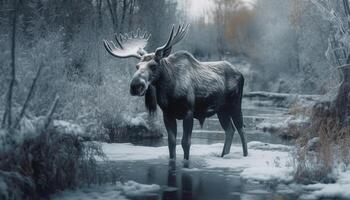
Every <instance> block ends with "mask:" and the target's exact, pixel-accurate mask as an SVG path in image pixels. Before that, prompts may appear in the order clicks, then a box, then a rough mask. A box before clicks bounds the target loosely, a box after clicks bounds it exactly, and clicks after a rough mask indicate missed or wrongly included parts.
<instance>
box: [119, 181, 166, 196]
mask: <svg viewBox="0 0 350 200" xmlns="http://www.w3.org/2000/svg"><path fill="white" fill-rule="evenodd" d="M116 187H117V188H119V189H120V190H121V191H122V193H123V194H125V195H126V196H137V195H142V194H145V193H148V192H157V191H159V190H160V186H159V185H156V184H151V185H146V184H140V183H137V182H135V181H127V182H126V183H121V182H117V185H116Z"/></svg>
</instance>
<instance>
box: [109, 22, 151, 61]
mask: <svg viewBox="0 0 350 200" xmlns="http://www.w3.org/2000/svg"><path fill="white" fill-rule="evenodd" d="M150 37H151V34H148V33H147V32H146V31H144V32H141V31H140V29H137V31H136V33H135V32H133V31H132V32H130V33H129V34H128V33H125V34H124V35H123V34H119V36H118V35H117V34H115V40H116V42H117V44H118V46H116V45H115V44H114V42H112V41H107V40H103V44H104V46H105V48H106V50H107V51H108V53H110V54H111V55H112V56H115V57H118V58H129V57H134V58H138V59H140V58H141V56H142V55H144V54H146V53H147V52H146V51H145V50H144V48H145V47H146V45H147V43H148V39H149V38H150Z"/></svg>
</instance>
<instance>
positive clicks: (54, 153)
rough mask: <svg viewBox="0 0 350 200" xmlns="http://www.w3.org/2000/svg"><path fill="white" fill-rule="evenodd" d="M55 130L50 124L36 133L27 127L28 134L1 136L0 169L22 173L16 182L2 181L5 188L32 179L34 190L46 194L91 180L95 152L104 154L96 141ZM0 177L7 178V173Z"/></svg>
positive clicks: (95, 164) (23, 183)
mask: <svg viewBox="0 0 350 200" xmlns="http://www.w3.org/2000/svg"><path fill="white" fill-rule="evenodd" d="M67 127H68V126H67ZM57 130H59V129H55V128H54V127H50V128H49V129H48V130H47V131H44V132H41V133H40V132H39V133H37V134H35V135H32V134H29V133H30V131H26V132H27V135H23V136H22V137H21V139H17V140H11V139H9V136H7V137H6V136H5V137H1V143H2V147H6V148H3V149H2V151H1V152H0V170H2V171H4V173H17V176H19V177H21V178H18V185H11V184H14V183H9V181H3V185H5V186H4V187H5V188H8V189H13V190H16V189H18V188H21V185H28V183H27V182H33V184H34V187H35V194H36V195H40V196H45V195H48V194H50V193H53V192H56V191H58V190H63V189H65V188H68V187H75V186H77V185H79V184H83V183H89V182H91V181H92V180H94V179H93V178H92V177H93V176H94V173H95V172H96V167H97V161H96V156H101V157H103V152H102V150H101V148H100V146H99V144H97V143H94V142H84V140H83V139H82V138H81V137H80V136H79V135H77V134H73V133H68V132H66V133H62V132H59V131H57ZM16 134H20V133H16ZM0 175H3V174H1V173H0ZM1 178H2V179H3V180H6V176H1ZM24 181H25V182H24ZM21 192H23V193H25V194H26V193H27V192H26V191H21ZM8 193H16V194H17V193H18V192H16V191H11V192H8ZM1 195H2V194H1ZM27 195H29V194H27ZM32 195H33V194H32ZM9 199H11V198H9ZM14 199H21V198H14Z"/></svg>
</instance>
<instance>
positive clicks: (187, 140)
mask: <svg viewBox="0 0 350 200" xmlns="http://www.w3.org/2000/svg"><path fill="white" fill-rule="evenodd" d="M192 129H193V114H192V112H188V113H187V115H186V117H185V119H184V120H183V135H182V140H181V145H182V149H183V150H184V159H185V160H188V159H189V158H190V147H191V135H192Z"/></svg>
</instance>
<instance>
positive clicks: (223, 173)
mask: <svg viewBox="0 0 350 200" xmlns="http://www.w3.org/2000/svg"><path fill="white" fill-rule="evenodd" d="M286 111H287V110H286V109H281V108H274V107H258V106H254V104H252V103H250V102H245V103H244V116H245V125H246V128H245V130H246V134H247V140H248V141H261V142H267V143H273V144H289V143H290V142H289V141H284V140H282V139H280V138H278V137H276V136H274V135H271V134H269V133H266V132H262V131H260V130H256V128H255V125H256V124H257V123H258V122H260V121H261V120H263V119H264V118H269V117H274V118H281V119H282V118H283V115H284V113H285V112H286ZM181 124H182V123H178V126H179V127H178V130H179V131H180V132H179V133H178V140H180V138H181V130H182V127H181ZM194 129H195V130H194V132H193V136H192V144H212V143H219V142H220V143H222V142H223V141H224V132H223V131H222V129H221V127H220V125H219V122H218V120H217V118H211V119H208V120H207V121H206V122H205V124H204V127H203V129H200V127H199V124H198V123H197V122H196V125H195V128H194ZM239 142H240V141H239V136H238V134H237V133H236V134H235V137H234V144H233V145H240V144H239ZM135 144H136V145H144V146H166V145H167V142H166V138H165V139H162V140H159V141H141V142H140V141H139V142H135ZM113 165H114V167H113V168H114V169H115V170H116V171H117V172H118V174H119V175H120V179H121V180H133V181H136V182H139V183H144V184H158V185H160V186H161V187H162V190H161V192H159V193H149V194H145V195H142V196H133V197H129V198H131V199H142V200H148V199H152V200H153V199H164V200H233V199H237V200H239V199H242V200H243V199H246V200H260V199H261V200H263V199H279V200H289V199H297V198H298V196H297V195H296V194H293V192H292V191H291V190H288V188H287V186H286V185H283V184H278V183H273V182H269V183H266V182H264V183H261V182H254V181H247V180H243V179H241V178H240V176H239V174H240V172H239V171H233V170H232V169H205V168H204V163H203V161H201V158H199V157H195V156H192V157H191V160H190V161H189V162H184V161H182V159H178V160H177V161H176V163H175V162H169V161H168V160H167V159H164V158H162V159H155V160H146V161H127V162H126V161H118V162H114V163H113Z"/></svg>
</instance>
